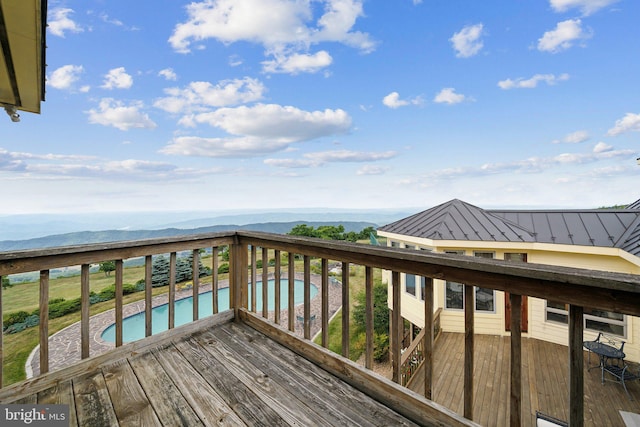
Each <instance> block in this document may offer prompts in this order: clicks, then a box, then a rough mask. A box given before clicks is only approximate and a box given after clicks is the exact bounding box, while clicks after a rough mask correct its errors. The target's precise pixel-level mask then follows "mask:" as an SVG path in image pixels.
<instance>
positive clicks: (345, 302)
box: [342, 262, 351, 357]
mask: <svg viewBox="0 0 640 427" xmlns="http://www.w3.org/2000/svg"><path fill="white" fill-rule="evenodd" d="M350 317H351V316H350V312H349V263H348V262H343V263H342V355H343V356H344V357H349V343H350V341H349V320H350Z"/></svg>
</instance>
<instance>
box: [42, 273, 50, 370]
mask: <svg viewBox="0 0 640 427" xmlns="http://www.w3.org/2000/svg"><path fill="white" fill-rule="evenodd" d="M47 372H49V270H41V271H40V374H41V375H42V374H46V373H47Z"/></svg>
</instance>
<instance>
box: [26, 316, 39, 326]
mask: <svg viewBox="0 0 640 427" xmlns="http://www.w3.org/2000/svg"><path fill="white" fill-rule="evenodd" d="M39 323H40V316H36V315H35V314H32V315H31V316H29V317H27V318H26V319H25V321H24V324H25V325H26V326H27V328H31V327H33V326H37V325H38V324H39Z"/></svg>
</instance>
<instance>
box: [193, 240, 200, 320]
mask: <svg viewBox="0 0 640 427" xmlns="http://www.w3.org/2000/svg"><path fill="white" fill-rule="evenodd" d="M192 254H193V266H192V269H191V271H192V278H193V288H192V291H193V294H192V295H193V298H192V299H193V304H192V307H193V321H194V322H195V321H196V320H198V318H199V317H200V316H199V313H198V307H199V306H198V303H199V300H200V251H199V250H198V249H194V250H193V252H192Z"/></svg>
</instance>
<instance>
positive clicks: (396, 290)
mask: <svg viewBox="0 0 640 427" xmlns="http://www.w3.org/2000/svg"><path fill="white" fill-rule="evenodd" d="M391 288H392V292H391V294H392V298H393V309H392V311H391V333H390V334H389V339H390V343H391V369H392V377H391V379H392V380H393V382H395V383H400V354H401V352H400V350H401V349H402V332H403V330H402V329H403V324H402V317H401V316H400V314H401V311H400V273H399V272H397V271H393V272H391Z"/></svg>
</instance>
